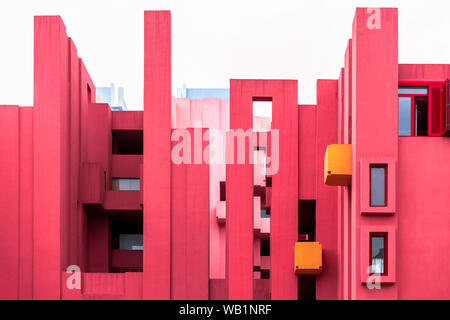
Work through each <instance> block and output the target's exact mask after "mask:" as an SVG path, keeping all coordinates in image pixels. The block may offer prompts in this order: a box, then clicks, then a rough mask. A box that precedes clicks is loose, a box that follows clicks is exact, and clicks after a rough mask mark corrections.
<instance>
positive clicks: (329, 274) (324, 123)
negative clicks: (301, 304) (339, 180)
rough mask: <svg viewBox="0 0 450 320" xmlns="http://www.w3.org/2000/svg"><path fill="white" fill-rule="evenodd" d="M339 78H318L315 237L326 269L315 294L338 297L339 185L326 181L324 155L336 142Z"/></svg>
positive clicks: (331, 298)
mask: <svg viewBox="0 0 450 320" xmlns="http://www.w3.org/2000/svg"><path fill="white" fill-rule="evenodd" d="M337 94H338V81H337V80H318V81H317V131H316V132H317V146H316V148H317V149H316V150H317V155H318V156H317V164H316V168H317V172H318V175H317V177H316V178H317V182H316V183H317V202H316V241H319V242H321V243H322V248H323V251H322V257H323V258H322V261H323V269H322V272H321V274H320V275H319V276H317V277H316V298H317V299H330V300H334V299H337V298H338V277H339V274H338V266H339V260H338V256H337V253H338V207H337V203H338V202H337V201H338V198H337V188H336V187H330V186H327V185H325V184H324V183H323V170H324V156H325V150H326V148H327V146H328V145H329V144H332V143H336V142H337V121H336V120H337V116H338V114H337V111H338V110H337Z"/></svg>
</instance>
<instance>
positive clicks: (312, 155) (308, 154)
mask: <svg viewBox="0 0 450 320" xmlns="http://www.w3.org/2000/svg"><path fill="white" fill-rule="evenodd" d="M316 125H317V106H316V105H299V106H298V136H299V138H298V141H299V149H298V154H299V156H298V177H299V178H298V198H299V199H301V200H313V199H316V162H317V161H316V139H317V135H316ZM300 144H301V146H300Z"/></svg>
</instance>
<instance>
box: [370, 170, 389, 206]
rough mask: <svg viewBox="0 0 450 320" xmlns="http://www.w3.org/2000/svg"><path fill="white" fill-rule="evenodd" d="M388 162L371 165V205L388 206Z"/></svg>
mask: <svg viewBox="0 0 450 320" xmlns="http://www.w3.org/2000/svg"><path fill="white" fill-rule="evenodd" d="M386 172H387V165H386V164H371V165H370V206H371V207H385V206H386V189H387V188H386V180H387V179H386Z"/></svg>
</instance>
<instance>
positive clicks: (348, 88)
mask: <svg viewBox="0 0 450 320" xmlns="http://www.w3.org/2000/svg"><path fill="white" fill-rule="evenodd" d="M344 60H345V61H344V85H343V89H344V102H343V104H344V106H343V108H344V122H343V131H344V137H343V143H346V144H349V143H351V142H352V141H351V129H352V128H351V126H352V40H351V39H350V40H349V41H348V43H347V48H346V50H345V59H344ZM342 201H343V204H342V210H343V229H342V232H343V245H344V246H343V251H342V254H343V256H344V263H343V276H342V278H343V279H342V282H343V288H342V290H343V295H342V298H343V299H344V300H348V299H350V297H351V293H350V289H351V285H350V276H351V257H352V256H351V254H350V252H351V224H352V220H351V218H352V215H351V190H350V188H349V187H348V186H347V187H343V199H342Z"/></svg>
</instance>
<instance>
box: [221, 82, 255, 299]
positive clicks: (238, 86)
mask: <svg viewBox="0 0 450 320" xmlns="http://www.w3.org/2000/svg"><path fill="white" fill-rule="evenodd" d="M243 86H244V81H241V80H233V79H232V80H230V129H242V130H244V131H246V130H248V129H251V128H252V99H251V97H248V99H245V98H244V97H243V96H242V91H243ZM228 137H230V135H229V134H228ZM251 139H252V137H251V135H250V138H249V139H247V138H246V141H247V142H246V143H245V151H244V150H241V152H243V153H244V154H245V158H246V159H248V158H249V152H248V147H247V145H248V144H247V143H252V142H251ZM236 140H237V139H236ZM249 140H250V141H249ZM230 142H231V140H230V139H228V138H227V154H228V153H229V152H230V151H231V149H230V148H231V145H230ZM237 146H238V143H237V142H236V141H235V143H234V159H233V160H234V161H233V163H234V164H228V163H227V170H226V197H227V198H226V214H227V222H226V241H227V244H226V278H227V282H228V299H230V300H236V299H243V300H248V299H253V166H252V165H251V164H248V160H246V162H245V164H237V163H236V162H237Z"/></svg>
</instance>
